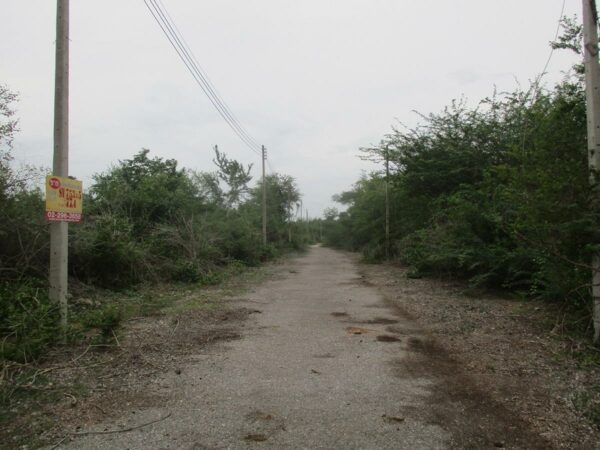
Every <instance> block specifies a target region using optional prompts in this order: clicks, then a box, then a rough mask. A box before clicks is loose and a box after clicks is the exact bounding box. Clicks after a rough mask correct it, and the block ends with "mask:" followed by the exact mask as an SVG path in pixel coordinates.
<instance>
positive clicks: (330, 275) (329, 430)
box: [64, 247, 450, 450]
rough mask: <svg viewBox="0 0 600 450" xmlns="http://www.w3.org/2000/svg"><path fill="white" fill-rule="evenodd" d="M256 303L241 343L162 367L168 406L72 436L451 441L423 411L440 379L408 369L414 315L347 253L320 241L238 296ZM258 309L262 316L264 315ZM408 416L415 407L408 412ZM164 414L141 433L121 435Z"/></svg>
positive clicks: (347, 443) (311, 443)
mask: <svg viewBox="0 0 600 450" xmlns="http://www.w3.org/2000/svg"><path fill="white" fill-rule="evenodd" d="M236 302H239V305H240V307H246V308H253V309H256V310H257V312H256V314H252V315H251V316H250V318H249V319H248V320H247V321H246V322H245V325H244V327H243V328H242V329H241V331H240V333H241V336H242V337H241V339H239V340H232V341H227V342H222V343H219V344H217V345H215V346H212V347H211V348H210V349H208V350H207V349H203V350H202V353H199V354H197V355H194V357H193V359H192V362H191V363H188V364H187V365H186V366H184V367H182V368H181V369H178V370H174V371H173V372H170V373H166V374H163V375H160V376H159V378H158V379H157V380H156V383H155V384H156V392H154V393H153V394H159V395H160V396H161V398H165V401H164V404H160V405H157V406H156V407H153V408H148V409H144V410H141V411H140V410H137V411H129V410H128V409H127V405H126V404H124V405H123V415H122V417H120V418H119V419H118V420H117V421H115V420H111V421H109V422H106V423H102V424H98V425H97V426H95V427H94V428H91V429H89V430H86V432H89V431H93V432H100V433H104V432H106V431H108V432H109V433H105V434H86V435H82V436H77V437H75V438H74V439H73V440H72V441H71V442H68V443H67V442H65V443H64V445H65V446H66V447H67V448H77V449H81V448H94V449H95V448H105V449H121V448H123V449H125V448H131V449H142V448H143V449H171V448H173V449H174V448H183V449H203V448H209V449H213V448H215V449H216V448H219V449H220V448H242V449H247V448H277V449H283V448H292V449H319V448H327V449H334V448H340V449H354V448H356V449H358V448H360V449H411V450H418V449H442V448H448V447H449V440H450V436H449V435H448V433H447V432H445V431H444V430H443V429H442V427H440V426H438V425H433V424H432V423H431V421H427V420H423V419H419V417H420V416H421V415H420V414H418V411H419V410H423V409H426V408H431V407H432V406H431V404H429V403H428V402H427V398H428V396H429V393H430V390H429V389H430V387H431V385H432V383H433V381H432V380H431V379H429V378H428V376H427V374H419V375H415V373H403V370H402V364H401V363H400V364H399V361H400V362H401V361H402V360H403V359H405V358H410V350H409V346H408V342H410V340H411V339H419V337H420V331H419V329H418V327H416V326H415V324H414V323H411V322H409V321H408V320H407V319H405V318H402V317H399V316H398V315H397V314H395V313H394V311H393V310H392V309H389V307H388V306H386V303H385V302H384V300H383V298H382V297H381V296H380V294H379V293H378V291H377V290H376V288H375V287H372V286H370V285H369V283H368V282H365V280H364V279H363V278H362V277H361V275H360V274H359V272H358V267H357V265H356V262H355V260H354V259H353V258H352V257H350V256H349V255H347V254H345V253H341V252H336V251H333V250H330V249H326V248H320V247H314V248H312V249H311V250H310V251H309V252H308V253H307V254H306V255H303V256H301V257H299V258H297V259H294V260H292V261H291V262H289V263H287V264H286V266H285V269H284V270H282V271H281V273H280V276H278V277H276V279H273V280H271V281H269V282H267V283H265V284H263V285H262V286H261V287H259V288H257V289H256V290H254V291H252V292H250V293H248V294H246V295H245V296H244V297H243V298H240V299H239V300H236ZM259 312H260V313H259ZM409 412H410V413H409ZM154 420H157V422H156V423H154V424H151V425H146V426H142V427H140V428H137V429H134V430H132V431H123V432H117V433H114V432H112V431H114V430H126V429H128V428H133V427H137V426H139V425H143V424H147V423H149V422H152V421H154Z"/></svg>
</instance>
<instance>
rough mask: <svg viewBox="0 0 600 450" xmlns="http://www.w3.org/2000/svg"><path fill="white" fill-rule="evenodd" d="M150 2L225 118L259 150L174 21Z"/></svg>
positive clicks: (161, 6) (157, 1)
mask: <svg viewBox="0 0 600 450" xmlns="http://www.w3.org/2000/svg"><path fill="white" fill-rule="evenodd" d="M151 1H153V2H154V5H155V6H157V7H158V10H159V13H162V14H161V15H162V17H163V19H164V20H165V22H166V24H167V25H169V29H170V31H171V33H172V35H173V36H174V37H175V38H176V39H177V42H178V44H179V45H180V47H181V48H182V49H183V50H184V51H185V54H186V56H187V58H188V60H189V61H190V62H192V65H193V67H194V68H195V69H196V71H197V73H198V75H199V76H200V78H202V80H203V81H204V84H205V86H206V87H207V88H208V90H209V91H210V92H211V94H212V95H213V98H214V99H215V100H216V101H217V103H218V104H219V105H220V106H221V107H222V110H223V112H225V114H227V116H228V117H229V118H230V119H231V121H232V123H233V124H234V125H235V127H236V128H237V129H238V131H240V132H241V133H242V134H243V135H244V136H245V137H246V139H247V140H248V141H249V142H250V143H251V144H252V146H253V147H255V148H256V149H260V145H259V143H258V142H256V140H255V139H253V138H252V136H250V135H249V134H248V133H247V132H246V130H245V129H244V127H243V126H242V125H241V124H240V122H239V121H238V119H237V118H236V117H235V115H234V114H233V112H232V111H231V109H230V108H229V107H228V106H227V104H226V103H225V101H224V100H223V99H222V98H221V95H220V94H219V92H218V91H217V89H216V88H215V86H214V85H213V84H212V82H211V81H210V79H209V78H208V75H207V74H206V72H205V71H204V70H203V69H202V67H201V66H200V64H198V59H197V58H196V55H194V53H193V52H192V50H191V48H190V46H189V45H188V44H187V42H186V41H185V39H184V38H183V35H182V33H181V32H180V31H179V27H177V24H176V23H175V21H174V20H173V19H172V17H171V15H170V14H169V12H168V11H167V9H166V8H165V6H164V4H163V2H162V0H151Z"/></svg>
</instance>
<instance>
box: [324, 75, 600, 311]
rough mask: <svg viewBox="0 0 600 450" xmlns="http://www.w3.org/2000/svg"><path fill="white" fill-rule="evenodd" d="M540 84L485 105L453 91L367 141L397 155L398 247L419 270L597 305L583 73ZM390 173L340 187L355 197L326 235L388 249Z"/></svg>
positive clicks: (599, 227)
mask: <svg viewBox="0 0 600 450" xmlns="http://www.w3.org/2000/svg"><path fill="white" fill-rule="evenodd" d="M532 92H533V90H530V91H527V92H523V91H520V90H518V91H517V92H514V93H512V94H510V93H509V94H504V95H503V96H497V97H494V98H491V99H486V100H485V101H483V102H481V104H480V105H478V107H476V108H468V107H467V106H466V105H465V104H464V103H463V102H454V103H453V104H452V105H450V106H449V107H448V108H446V109H445V110H444V111H442V112H441V113H439V114H431V115H429V116H423V123H422V124H421V125H420V126H418V127H417V128H416V129H413V130H408V131H399V130H394V132H393V133H392V134H390V135H388V136H386V137H385V138H384V139H383V140H382V142H381V145H379V146H377V147H375V148H371V149H367V150H365V152H366V154H367V157H369V158H370V159H373V160H376V161H383V160H384V159H385V158H388V159H389V161H390V168H391V171H390V176H389V179H388V180H387V181H388V182H389V185H390V190H391V194H390V204H391V216H390V223H391V242H392V246H391V247H392V248H391V252H392V255H393V256H395V257H397V258H399V259H400V260H402V261H403V262H405V263H406V264H408V265H410V266H412V267H413V269H414V270H413V272H412V273H418V274H423V273H434V274H443V275H446V276H454V277H460V278H465V279H468V280H469V281H470V282H471V283H472V284H473V285H476V286H487V287H495V288H503V289H511V290H516V291H520V292H522V293H524V294H526V295H531V296H535V297H539V298H544V299H547V300H552V301H565V302H567V304H568V305H570V306H573V307H574V308H578V309H581V310H585V311H588V310H589V306H590V299H591V293H590V289H591V284H590V280H591V271H590V267H589V264H590V259H591V255H592V251H594V250H597V244H596V243H597V242H600V239H599V238H600V236H599V231H600V211H599V209H598V205H597V204H595V203H593V202H591V201H590V199H591V198H592V189H593V187H591V186H590V183H589V170H588V166H587V147H586V116H585V96H584V92H583V85H582V82H581V80H580V79H578V78H577V77H575V78H573V79H570V80H566V81H564V82H562V83H561V84H559V85H557V86H556V87H555V88H554V89H553V90H551V91H542V92H538V93H536V94H535V95H533V94H532ZM385 182H386V179H385V176H384V175H382V173H381V172H376V173H373V174H371V175H370V176H368V177H366V176H365V177H363V178H362V179H361V180H359V181H358V182H357V183H356V184H355V185H354V189H353V190H351V191H349V192H345V193H342V194H340V195H338V196H336V197H335V199H336V200H337V201H338V202H340V203H342V204H344V205H346V206H347V209H346V211H344V212H343V213H337V214H334V215H333V216H332V217H329V218H328V219H327V220H326V222H325V224H326V226H325V235H326V240H327V242H329V243H330V244H332V245H336V246H341V247H345V248H349V249H353V250H362V251H363V253H364V254H365V258H366V259H368V260H380V259H381V258H383V257H384V255H385V252H384V248H383V246H384V244H385V241H384V239H385V236H384V231H385V229H384V224H383V220H384V195H383V189H384V185H385Z"/></svg>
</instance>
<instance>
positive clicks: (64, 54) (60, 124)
mask: <svg viewBox="0 0 600 450" xmlns="http://www.w3.org/2000/svg"><path fill="white" fill-rule="evenodd" d="M52 173H53V175H56V176H60V177H67V176H69V0H58V1H57V8H56V69H55V88H54V158H53V163H52ZM68 260H69V224H68V222H52V223H50V280H49V281H50V292H49V295H50V299H51V300H52V301H55V302H57V303H58V304H59V306H60V324H61V326H62V327H63V330H66V327H67V320H68V308H67V288H68V286H67V283H68V278H67V268H68Z"/></svg>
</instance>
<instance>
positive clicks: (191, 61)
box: [144, 0, 261, 155]
mask: <svg viewBox="0 0 600 450" xmlns="http://www.w3.org/2000/svg"><path fill="white" fill-rule="evenodd" d="M144 3H145V5H146V7H147V8H148V10H149V11H150V13H151V14H152V17H154V20H156V23H157V24H158V26H159V27H160V29H161V30H162V32H163V33H164V35H165V36H166V38H167V39H168V41H169V43H170V44H171V46H172V47H173V49H174V50H175V51H176V52H177V55H178V56H179V58H180V59H181V61H182V62H183V64H184V65H185V66H186V68H187V70H188V71H189V72H190V74H191V75H192V77H193V78H194V80H195V81H196V83H197V84H198V85H199V86H200V88H201V89H202V91H203V92H204V94H205V95H206V97H208V99H209V100H210V102H211V103H212V105H213V106H214V107H215V109H216V110H217V112H218V113H219V115H220V116H221V117H222V118H223V120H225V122H227V124H228V125H229V127H230V128H231V129H232V130H233V132H234V133H235V134H236V135H237V136H238V137H239V138H240V139H241V140H242V142H244V143H245V144H246V145H247V146H248V148H250V150H252V151H253V152H254V153H256V154H257V155H260V154H261V150H260V145H258V143H257V142H256V140H255V139H254V138H252V136H250V135H249V134H248V132H246V130H245V129H244V127H242V125H241V124H240V122H239V121H238V119H237V118H236V117H235V115H234V114H233V112H232V111H231V109H230V108H229V107H228V106H227V104H226V103H225V101H224V100H223V99H222V98H221V96H220V95H219V93H218V92H217V90H216V89H215V87H214V86H213V85H212V83H211V82H210V80H209V79H208V76H207V75H206V72H204V71H203V70H202V68H201V67H200V65H199V64H198V62H197V60H196V58H195V56H194V54H193V53H192V52H191V50H190V47H189V45H187V43H186V41H185V39H184V38H183V36H182V34H181V32H180V31H179V29H178V28H177V26H176V25H175V23H174V21H173V19H172V18H171V16H170V15H169V13H168V12H167V10H166V8H165V7H164V4H162V2H161V1H160V0H144Z"/></svg>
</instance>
